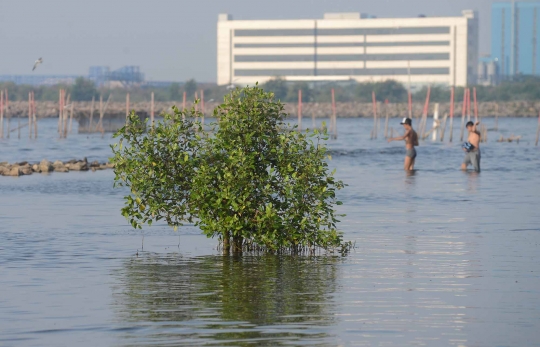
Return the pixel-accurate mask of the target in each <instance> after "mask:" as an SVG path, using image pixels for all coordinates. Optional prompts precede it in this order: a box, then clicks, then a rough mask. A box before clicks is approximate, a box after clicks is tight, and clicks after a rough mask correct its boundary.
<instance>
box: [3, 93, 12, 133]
mask: <svg viewBox="0 0 540 347" xmlns="http://www.w3.org/2000/svg"><path fill="white" fill-rule="evenodd" d="M4 107H5V108H6V111H5V114H6V118H7V138H8V139H9V133H10V132H11V115H9V114H8V113H9V94H8V90H7V89H6V90H5V91H4ZM8 116H9V117H8Z"/></svg>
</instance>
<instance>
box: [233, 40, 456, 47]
mask: <svg viewBox="0 0 540 347" xmlns="http://www.w3.org/2000/svg"><path fill="white" fill-rule="evenodd" d="M409 46H450V41H407V42H317V43H235V44H234V48H306V47H307V48H311V47H337V48H339V47H409Z"/></svg>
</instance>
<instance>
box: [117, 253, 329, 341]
mask: <svg viewBox="0 0 540 347" xmlns="http://www.w3.org/2000/svg"><path fill="white" fill-rule="evenodd" d="M339 262H340V258H338V257H294V256H274V255H262V256H230V257H229V256H205V257H196V258H183V257H182V256H180V255H178V254H174V255H156V254H145V255H144V256H142V257H139V258H134V259H130V260H129V261H127V262H126V263H125V266H124V267H123V268H122V270H121V271H120V272H119V273H118V282H117V283H118V284H117V285H116V286H115V287H114V298H115V302H114V306H115V309H116V312H117V314H118V318H119V319H120V320H122V321H124V322H125V324H126V328H127V329H126V340H125V341H122V344H125V345H132V344H133V345H140V344H145V345H146V344H147V345H170V344H174V345H179V344H182V345H201V344H219V345H235V346H238V345H240V346H252V345H258V346H262V345H267V346H276V345H289V344H291V343H292V344H298V343H302V344H307V345H325V346H328V345H333V344H335V343H336V341H335V338H334V337H333V336H332V335H331V334H330V333H329V330H330V329H331V328H330V327H329V326H331V325H333V324H334V321H335V317H334V313H335V309H334V306H335V301H334V300H333V295H334V293H335V290H336V286H337V285H336V281H337V279H336V277H337V272H338V270H337V264H338V263H339Z"/></svg>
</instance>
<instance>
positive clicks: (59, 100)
mask: <svg viewBox="0 0 540 347" xmlns="http://www.w3.org/2000/svg"><path fill="white" fill-rule="evenodd" d="M61 124H62V89H60V90H59V91H58V136H61V135H62V129H61V128H60V127H61Z"/></svg>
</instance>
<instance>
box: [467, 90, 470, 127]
mask: <svg viewBox="0 0 540 347" xmlns="http://www.w3.org/2000/svg"><path fill="white" fill-rule="evenodd" d="M470 121H471V90H470V89H469V88H467V122H470Z"/></svg>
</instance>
